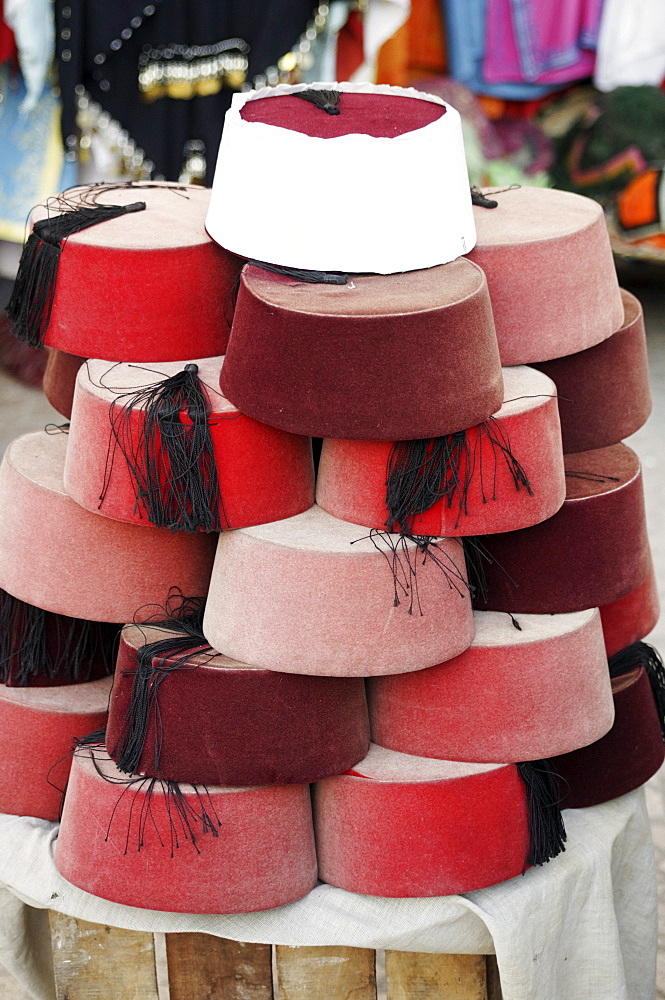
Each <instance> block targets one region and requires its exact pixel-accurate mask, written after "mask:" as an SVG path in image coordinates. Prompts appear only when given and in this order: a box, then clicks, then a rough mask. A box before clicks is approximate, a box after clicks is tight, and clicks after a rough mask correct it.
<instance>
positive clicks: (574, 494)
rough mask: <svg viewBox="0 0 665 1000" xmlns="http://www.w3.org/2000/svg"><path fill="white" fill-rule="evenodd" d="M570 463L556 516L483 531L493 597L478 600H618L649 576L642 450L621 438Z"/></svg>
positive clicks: (517, 607)
mask: <svg viewBox="0 0 665 1000" xmlns="http://www.w3.org/2000/svg"><path fill="white" fill-rule="evenodd" d="M565 464H566V470H567V473H568V475H567V480H566V489H567V495H566V500H565V502H564V504H563V506H562V507H561V509H560V510H559V511H558V512H557V513H556V514H555V515H554V516H553V517H551V518H549V519H548V520H547V521H543V522H542V523H541V524H537V525H535V526H533V527H531V528H524V529H523V530H521V531H509V532H506V533H505V534H501V535H485V536H483V545H485V547H486V549H487V551H488V553H489V555H490V557H491V558H492V560H493V562H492V563H491V564H488V563H485V566H486V575H487V588H488V599H487V602H485V601H484V600H483V599H482V597H480V596H479V597H477V598H476V606H477V607H478V608H480V609H488V610H493V611H510V612H513V613H515V612H520V611H523V612H527V613H531V614H560V613H562V612H567V611H581V610H582V609H584V608H593V607H600V606H601V605H603V604H609V603H610V602H612V601H616V600H618V599H619V598H620V597H624V596H625V595H626V594H628V593H630V591H631V590H634V589H635V588H636V587H638V586H639V585H640V584H641V583H642V582H643V580H644V578H645V576H646V575H647V573H648V571H649V567H650V565H651V557H650V553H649V542H648V539H647V533H646V521H645V514H644V495H643V489H642V473H641V470H640V464H639V460H638V458H637V455H636V454H635V452H634V451H632V450H631V449H630V448H628V447H627V446H626V445H625V444H616V445H611V446H609V447H607V448H599V449H597V450H595V451H587V452H581V453H577V454H574V455H566V461H565ZM572 472H575V473H581V474H582V475H581V476H579V475H578V476H576V477H573V476H572V475H571V473H572ZM585 474H586V475H587V476H589V477H590V478H585ZM594 476H597V477H599V479H598V481H593V477H594ZM610 477H614V478H615V479H616V480H618V481H614V479H613V478H610Z"/></svg>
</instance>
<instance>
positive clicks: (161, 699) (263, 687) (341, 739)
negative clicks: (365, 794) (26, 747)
mask: <svg viewBox="0 0 665 1000" xmlns="http://www.w3.org/2000/svg"><path fill="white" fill-rule="evenodd" d="M144 632H145V633H147V636H146V637H147V638H148V641H154V640H155V639H163V638H167V633H166V632H165V631H163V630H158V629H147V630H146V629H136V628H133V629H127V630H125V632H124V633H123V637H122V639H121V642H120V651H119V654H118V662H117V667H116V673H115V682H114V685H113V695H112V698H111V706H110V709H109V724H108V728H107V735H106V745H107V748H108V750H109V753H110V755H111V757H113V758H114V759H116V760H117V759H118V754H119V747H118V743H119V740H120V738H121V736H122V731H123V722H124V720H125V716H126V713H127V711H128V709H129V707H130V703H131V688H132V682H133V679H134V678H133V672H134V671H135V670H136V665H137V644H138V643H141V642H142V641H143V633H144ZM167 663H168V661H167ZM197 664H199V665H197ZM127 672H129V675H128V674H127ZM158 704H159V719H160V766H159V769H158V770H156V769H155V765H154V760H155V739H156V735H157V734H156V730H155V717H154V715H151V716H150V719H149V725H148V732H147V737H146V743H145V749H144V751H143V755H142V757H141V764H140V766H139V768H138V770H139V773H141V774H149V775H156V776H158V777H163V778H168V779H169V780H172V781H190V782H195V783H202V784H205V785H268V784H269V785H285V784H294V783H296V784H298V783H300V784H302V783H309V782H311V781H318V780H319V779H320V778H325V777H327V776H328V775H331V774H339V773H340V772H342V771H346V770H347V769H348V768H349V767H352V766H353V765H354V764H357V763H358V761H359V760H362V758H363V757H364V756H365V754H366V753H367V750H368V748H369V721H368V718H367V704H366V701H365V687H364V682H363V680H362V678H360V677H307V676H305V675H302V674H282V673H276V672H275V671H271V670H260V669H256V668H254V667H250V666H247V665H245V664H243V663H238V662H237V661H235V660H229V659H228V658H227V657H223V656H221V655H217V656H216V657H215V659H214V660H212V661H210V660H209V657H200V658H192V659H191V660H190V661H188V662H187V664H186V666H184V667H180V668H178V669H175V670H173V672H172V673H170V674H169V675H168V676H167V677H166V678H165V679H164V680H163V681H162V683H161V684H160V687H159V695H158Z"/></svg>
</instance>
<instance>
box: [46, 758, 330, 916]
mask: <svg viewBox="0 0 665 1000" xmlns="http://www.w3.org/2000/svg"><path fill="white" fill-rule="evenodd" d="M94 756H95V761H96V764H97V767H98V768H100V769H101V770H102V771H103V773H104V774H106V775H107V776H108V777H110V778H111V779H112V781H111V782H109V781H105V780H104V778H103V777H102V776H101V775H100V774H99V773H98V771H97V769H96V767H95V765H94V764H93V762H92V761H91V759H90V754H89V752H86V751H79V753H78V754H77V756H76V758H75V760H74V764H73V766H72V773H71V778H70V781H69V785H68V786H67V795H66V798H65V806H64V810H63V814H62V823H61V824H60V833H59V836H58V839H57V844H56V849H55V863H56V866H57V868H58V871H59V872H60V874H61V875H63V876H64V877H65V878H66V879H67V881H68V882H71V883H72V884H73V885H76V886H78V887H79V888H80V889H84V890H85V891H86V892H89V893H92V894H93V895H94V896H101V898H102V899H108V900H111V901H112V902H114V903H123V904H124V905H125V906H139V907H142V908H145V909H151V910H166V911H168V912H176V913H252V912H254V911H256V910H268V909H272V908H273V907H276V906H284V905H285V904H286V903H291V902H293V901H294V900H296V899H300V898H301V897H302V896H305V895H306V894H307V893H308V892H309V891H310V890H311V889H313V888H314V885H315V883H316V853H315V848H314V837H313V831H312V813H311V805H310V796H309V788H308V786H307V785H276V786H272V787H263V788H225V787H215V786H210V787H209V788H208V789H200V796H201V799H199V798H197V796H196V794H195V793H194V791H193V790H192V788H191V786H189V785H183V786H181V788H180V790H181V793H182V795H183V798H184V803H185V806H184V808H185V811H186V813H187V815H188V819H189V821H190V824H191V827H192V830H193V833H194V837H195V839H196V843H195V844H192V842H191V840H190V839H187V838H186V837H185V835H184V834H185V831H184V824H183V823H182V822H181V821H180V819H179V816H178V814H177V811H176V810H175V809H174V806H173V803H170V804H169V803H168V802H167V801H166V800H165V796H164V788H163V786H160V785H159V784H157V785H156V786H155V788H154V791H153V793H152V796H151V800H150V802H148V794H147V793H148V783H149V781H150V779H148V778H146V779H145V782H144V784H141V783H140V782H139V783H138V784H137V785H135V786H132V787H130V788H129V789H128V790H126V792H125V794H124V795H123V794H122V793H123V790H124V789H123V786H122V785H118V784H116V783H113V782H115V781H122V780H123V779H124V777H125V776H124V775H122V774H121V773H120V772H119V771H118V770H117V768H115V767H114V766H113V762H112V761H111V760H109V758H108V756H107V755H106V754H105V753H103V752H102V751H101V750H95V751H94ZM201 800H202V801H203V803H204V805H205V807H206V811H207V813H208V815H209V816H210V818H211V821H212V823H213V826H214V835H213V833H212V832H210V831H209V832H207V833H205V832H204V831H203V830H202V824H201V822H200V821H198V820H197V819H196V814H197V813H198V812H199V810H200V801H201ZM148 809H149V812H146V810H148ZM141 818H143V819H144V820H145V829H144V836H143V838H142V839H143V842H142V843H140V839H139V837H140V824H141ZM139 844H140V849H139Z"/></svg>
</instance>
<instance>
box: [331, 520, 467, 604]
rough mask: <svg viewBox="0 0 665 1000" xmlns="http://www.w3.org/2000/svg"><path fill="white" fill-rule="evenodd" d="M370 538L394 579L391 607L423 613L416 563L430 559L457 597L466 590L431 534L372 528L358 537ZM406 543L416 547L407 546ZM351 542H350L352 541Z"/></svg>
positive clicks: (451, 560) (454, 565) (461, 574)
mask: <svg viewBox="0 0 665 1000" xmlns="http://www.w3.org/2000/svg"><path fill="white" fill-rule="evenodd" d="M366 538H369V539H370V541H371V542H372V544H373V545H374V548H375V549H376V550H377V551H378V552H380V553H381V555H382V556H383V557H384V559H385V560H386V562H387V563H388V566H389V568H390V572H391V574H392V578H393V607H395V608H398V607H400V606H401V605H402V604H406V610H407V613H408V614H410V615H412V614H413V613H414V610H415V611H416V613H417V614H418V615H420V616H422V615H423V614H424V611H423V607H422V604H421V601H420V592H419V589H418V566H419V565H424V563H426V562H428V561H429V562H433V563H434V565H435V566H436V567H437V569H439V570H440V571H441V573H442V574H443V576H444V577H445V579H446V582H447V583H448V586H449V588H450V589H451V590H455V591H457V593H458V594H459V595H460V597H464V596H465V595H466V594H467V593H468V592H469V586H468V583H467V581H466V577H465V575H464V573H462V571H461V570H460V568H459V566H457V564H456V563H455V561H454V560H453V559H451V558H450V556H449V555H448V554H447V553H446V552H444V551H443V550H442V549H441V547H440V546H439V544H438V542H439V541H440V539H439V538H437V537H436V536H434V535H409V534H406V533H405V532H403V533H401V534H399V535H392V534H390V533H389V532H387V531H381V530H380V529H378V528H372V529H371V530H370V533H369V535H365V536H363V538H357V539H356V540H355V541H358V542H360V541H364V540H365V539H366ZM409 542H410V543H412V544H413V545H415V548H412V547H410V546H409ZM351 544H352V545H353V542H352V543H351Z"/></svg>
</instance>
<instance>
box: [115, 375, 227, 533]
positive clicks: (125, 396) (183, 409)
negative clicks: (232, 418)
mask: <svg viewBox="0 0 665 1000" xmlns="http://www.w3.org/2000/svg"><path fill="white" fill-rule="evenodd" d="M121 401H122V402H121ZM135 407H140V408H141V409H142V411H143V421H142V423H141V430H140V433H139V435H138V438H137V437H136V436H135V435H134V434H133V433H132V431H133V429H134V421H133V420H132V411H133V409H134V408H135ZM181 415H182V416H181ZM109 420H110V423H111V441H110V443H109V450H108V454H107V457H106V469H105V471H104V485H103V488H102V492H101V494H100V498H99V500H100V504H99V507H100V510H101V509H102V508H103V506H104V500H105V498H106V494H107V491H108V488H109V485H110V481H111V476H112V474H113V465H114V460H115V457H116V456H115V451H116V448H119V449H120V451H121V453H122V455H123V456H124V459H125V461H126V463H127V467H128V469H129V472H130V474H131V476H132V480H133V482H134V486H135V497H136V510H137V511H139V512H141V513H142V514H143V515H144V516H145V517H146V518H147V519H148V521H150V523H151V524H154V525H156V526H157V527H159V528H168V529H169V530H170V531H222V530H223V529H224V528H228V527H230V525H229V524H228V520H227V519H226V515H225V513H224V507H223V502H222V498H221V495H220V489H219V479H218V476H217V466H216V463H215V454H214V448H213V442H212V435H211V433H210V406H209V404H208V398H207V396H206V394H205V391H204V389H203V386H202V383H201V380H200V378H199V376H198V366H197V365H195V364H188V365H186V366H185V368H184V369H183V371H181V372H177V373H176V374H175V375H172V376H171V377H170V378H167V379H162V380H161V381H159V382H155V383H153V384H151V385H147V386H143V387H142V388H141V389H136V390H133V391H131V392H124V393H121V394H119V395H118V397H117V399H116V400H114V401H113V403H112V404H111V407H110V410H109Z"/></svg>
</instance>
